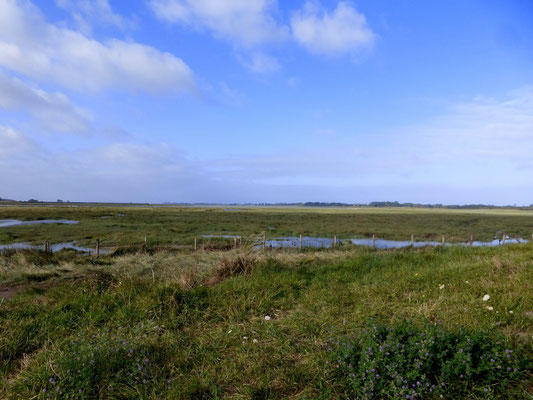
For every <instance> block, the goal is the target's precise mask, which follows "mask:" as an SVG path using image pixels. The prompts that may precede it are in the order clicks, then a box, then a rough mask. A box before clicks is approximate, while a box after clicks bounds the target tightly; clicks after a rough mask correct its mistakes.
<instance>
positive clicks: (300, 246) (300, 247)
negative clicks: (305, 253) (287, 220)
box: [298, 234, 302, 250]
mask: <svg viewBox="0 0 533 400" xmlns="http://www.w3.org/2000/svg"><path fill="white" fill-rule="evenodd" d="M298 248H299V249H300V250H302V234H300V244H299V245H298Z"/></svg>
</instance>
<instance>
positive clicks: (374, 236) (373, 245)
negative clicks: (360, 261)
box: [372, 233, 376, 249]
mask: <svg viewBox="0 0 533 400" xmlns="http://www.w3.org/2000/svg"><path fill="white" fill-rule="evenodd" d="M372 248H373V249H375V248H376V234H375V233H374V234H372Z"/></svg>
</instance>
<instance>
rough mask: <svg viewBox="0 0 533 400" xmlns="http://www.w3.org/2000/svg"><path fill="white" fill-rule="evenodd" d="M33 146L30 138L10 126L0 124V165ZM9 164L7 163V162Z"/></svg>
mask: <svg viewBox="0 0 533 400" xmlns="http://www.w3.org/2000/svg"><path fill="white" fill-rule="evenodd" d="M32 147H33V145H32V143H31V141H30V140H28V139H27V138H26V137H25V136H23V135H22V134H21V133H20V132H17V131H16V130H14V129H13V128H11V127H8V126H2V125H0V165H1V164H2V163H3V162H5V161H7V159H8V157H9V158H10V159H13V158H15V157H18V156H19V155H21V154H24V153H25V152H26V151H28V150H30V149H31V148H32ZM7 166H9V164H7Z"/></svg>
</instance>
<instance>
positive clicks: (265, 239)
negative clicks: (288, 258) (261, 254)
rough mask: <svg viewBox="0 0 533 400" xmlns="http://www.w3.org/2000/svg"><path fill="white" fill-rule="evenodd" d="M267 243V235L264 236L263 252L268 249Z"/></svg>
mask: <svg viewBox="0 0 533 400" xmlns="http://www.w3.org/2000/svg"><path fill="white" fill-rule="evenodd" d="M266 243H267V235H266V233H264V234H263V250H265V249H266Z"/></svg>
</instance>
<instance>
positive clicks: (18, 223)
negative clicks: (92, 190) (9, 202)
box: [0, 219, 80, 228]
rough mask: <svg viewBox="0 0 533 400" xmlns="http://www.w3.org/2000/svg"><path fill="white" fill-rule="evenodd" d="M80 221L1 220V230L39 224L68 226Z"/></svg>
mask: <svg viewBox="0 0 533 400" xmlns="http://www.w3.org/2000/svg"><path fill="white" fill-rule="evenodd" d="M79 222H80V221H69V220H68V219H41V220H35V221H19V220H18V219H0V228H8V227H12V226H21V225H38V224H67V225H73V224H77V223H79Z"/></svg>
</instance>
